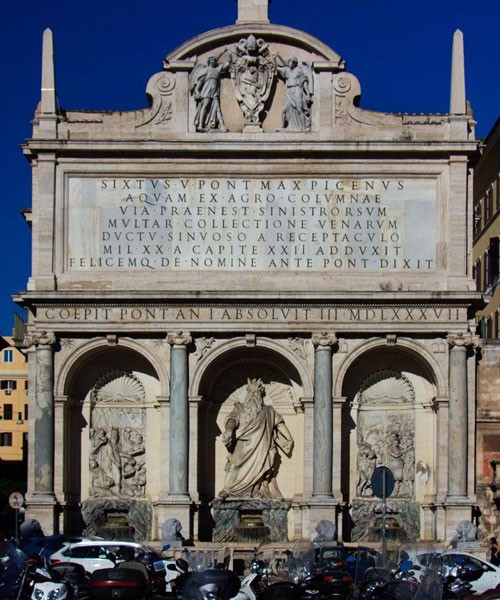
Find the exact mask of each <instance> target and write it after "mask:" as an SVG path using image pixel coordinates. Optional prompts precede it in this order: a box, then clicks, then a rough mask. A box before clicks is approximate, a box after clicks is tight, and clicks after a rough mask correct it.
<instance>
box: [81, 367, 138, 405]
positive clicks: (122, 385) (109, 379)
mask: <svg viewBox="0 0 500 600" xmlns="http://www.w3.org/2000/svg"><path fill="white" fill-rule="evenodd" d="M92 396H93V398H94V400H95V401H96V402H106V403H110V402H136V403H139V402H144V398H145V392H144V386H143V385H142V383H141V382H140V381H139V379H138V378H137V377H136V376H135V375H133V374H132V373H127V372H126V371H108V373H105V374H104V375H103V376H102V377H100V378H99V379H98V380H97V382H96V383H95V385H94V389H93V390H92Z"/></svg>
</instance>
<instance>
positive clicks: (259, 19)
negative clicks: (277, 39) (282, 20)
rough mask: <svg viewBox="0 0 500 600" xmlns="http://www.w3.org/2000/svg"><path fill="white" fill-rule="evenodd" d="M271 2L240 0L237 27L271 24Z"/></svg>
mask: <svg viewBox="0 0 500 600" xmlns="http://www.w3.org/2000/svg"><path fill="white" fill-rule="evenodd" d="M270 2H271V0H238V19H237V21H236V24H237V25H241V24H243V23H269V3H270Z"/></svg>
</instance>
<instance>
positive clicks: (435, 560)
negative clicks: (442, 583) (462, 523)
mask: <svg viewBox="0 0 500 600" xmlns="http://www.w3.org/2000/svg"><path fill="white" fill-rule="evenodd" d="M414 563H415V564H416V565H420V566H421V567H423V568H427V567H431V568H436V567H438V568H439V569H440V570H441V572H443V573H444V574H447V573H450V572H451V570H452V569H454V568H455V567H457V566H460V565H462V564H464V563H469V564H472V565H475V566H478V567H480V568H481V570H482V572H483V573H482V575H481V576H480V577H479V578H478V579H477V580H476V581H471V582H470V583H471V586H472V587H471V591H470V592H471V594H482V593H483V592H486V591H487V590H492V589H496V588H497V587H498V588H499V589H500V567H497V566H495V565H493V564H491V563H490V562H489V561H487V560H485V559H484V558H479V557H478V556H476V555H474V554H471V553H470V552H461V551H459V550H447V551H446V552H438V551H437V552H426V553H423V554H418V555H417V556H416V557H415V560H414Z"/></svg>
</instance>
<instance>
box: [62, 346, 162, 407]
mask: <svg viewBox="0 0 500 600" xmlns="http://www.w3.org/2000/svg"><path fill="white" fill-rule="evenodd" d="M123 351H129V352H130V351H131V352H133V353H134V354H136V355H139V356H140V357H142V359H143V362H144V363H148V364H149V365H150V368H151V369H152V371H153V372H154V375H155V376H156V377H157V379H158V380H159V382H160V394H161V395H164V396H166V395H168V389H169V376H168V370H167V361H166V360H165V359H163V360H162V358H160V357H159V356H158V354H156V353H154V352H152V351H151V350H150V348H148V347H147V346H145V345H144V344H142V343H141V342H138V341H137V340H134V339H131V338H120V340H119V342H118V344H116V345H115V346H110V345H109V344H108V343H107V342H106V339H104V338H94V339H92V340H90V341H88V342H86V343H84V344H82V345H81V346H80V347H78V348H77V349H76V350H75V351H74V352H72V353H71V354H70V355H69V356H67V357H66V358H65V359H64V361H63V362H62V363H61V365H60V367H59V369H58V371H57V373H56V380H55V385H54V393H55V394H56V395H57V396H60V397H61V396H68V395H71V391H72V388H74V383H75V378H76V376H77V375H78V373H79V371H80V370H81V369H82V368H83V367H84V365H85V364H87V363H88V362H89V361H91V360H92V359H95V358H97V357H99V356H102V355H105V354H106V355H111V354H112V353H116V352H123Z"/></svg>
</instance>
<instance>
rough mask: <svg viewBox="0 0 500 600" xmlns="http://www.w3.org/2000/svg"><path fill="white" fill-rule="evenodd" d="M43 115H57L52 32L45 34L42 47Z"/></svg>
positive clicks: (46, 31) (41, 107)
mask: <svg viewBox="0 0 500 600" xmlns="http://www.w3.org/2000/svg"><path fill="white" fill-rule="evenodd" d="M40 109H41V110H40V112H41V114H42V115H54V114H55V113H56V77H55V69H54V43H53V40H52V31H51V30H50V29H46V30H45V31H44V32H43V46H42V101H41V105H40Z"/></svg>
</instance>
